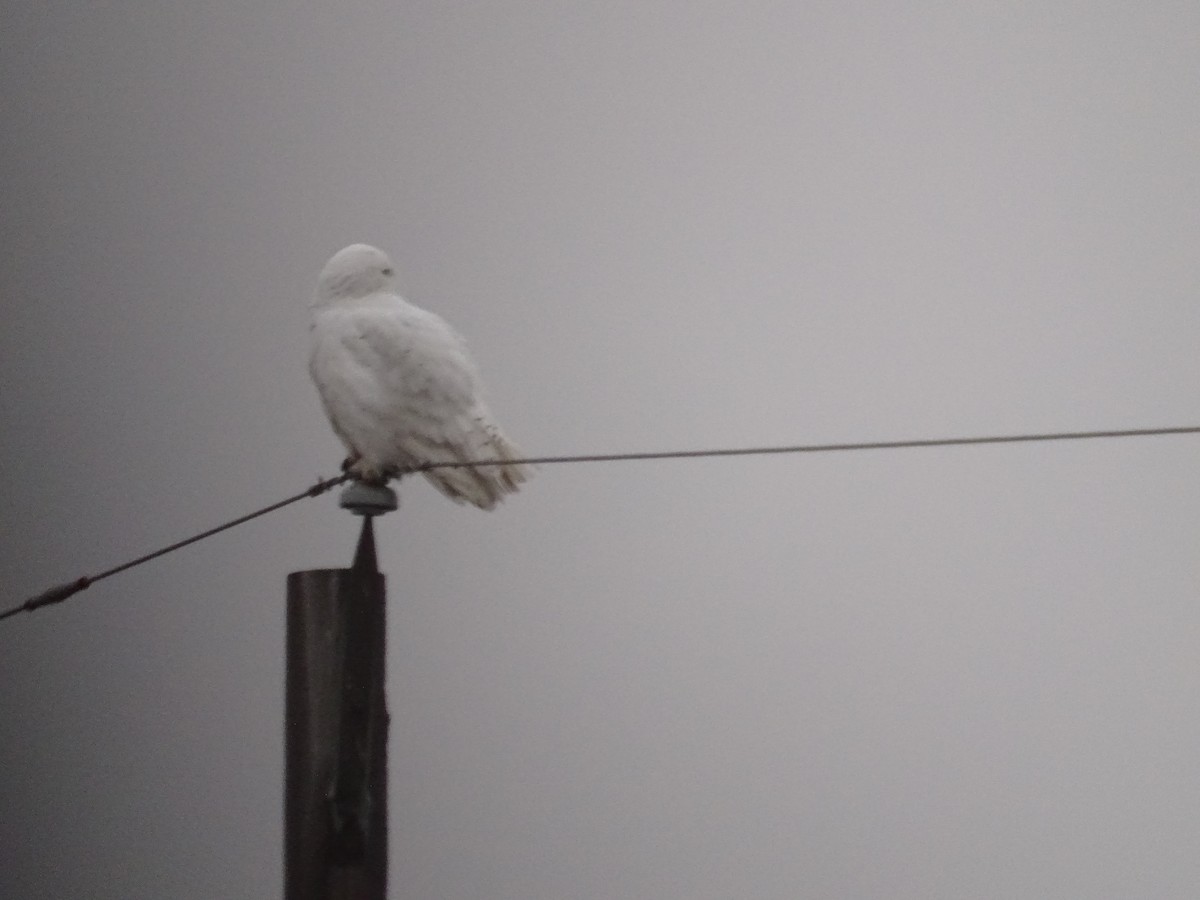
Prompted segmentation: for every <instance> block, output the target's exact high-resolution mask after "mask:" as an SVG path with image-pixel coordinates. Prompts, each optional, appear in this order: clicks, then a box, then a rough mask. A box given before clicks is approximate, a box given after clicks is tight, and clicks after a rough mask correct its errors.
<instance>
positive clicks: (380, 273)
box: [309, 244, 526, 509]
mask: <svg viewBox="0 0 1200 900" xmlns="http://www.w3.org/2000/svg"><path fill="white" fill-rule="evenodd" d="M309 371H310V372H311V374H312V379H313V381H314V382H315V383H316V385H317V391H318V392H319V393H320V395H321V404H322V406H324V408H325V414H326V415H327V416H328V417H329V422H330V424H332V425H333V430H334V431H335V432H336V433H337V436H338V437H339V438H341V440H342V443H343V444H345V445H346V449H347V451H348V452H349V454H350V456H349V459H348V460H347V463H348V465H349V470H350V471H351V472H352V473H353V474H354V475H356V476H357V477H359V478H362V479H363V480H365V481H383V480H386V479H387V478H389V477H391V476H393V475H397V474H403V472H404V471H406V470H407V469H409V468H411V467H413V466H418V465H421V464H422V463H430V462H465V461H470V460H478V459H501V460H513V459H517V458H519V456H520V453H519V451H518V450H517V448H516V447H515V446H513V444H511V443H510V442H509V441H508V439H507V438H505V437H504V435H503V434H501V433H500V429H499V428H498V427H497V425H496V423H495V421H494V420H493V419H492V414H491V413H490V412H489V411H488V408H487V406H486V405H485V404H484V402H483V400H482V399H481V398H480V390H479V378H478V375H477V374H476V371H475V366H474V364H473V363H472V362H471V359H470V357H469V356H468V354H467V348H466V344H465V343H464V342H463V339H462V338H461V337H459V335H458V334H457V333H456V332H455V331H454V330H453V329H452V328H451V327H450V326H449V325H447V324H446V323H445V321H443V320H442V319H441V318H440V317H438V316H436V315H434V314H433V313H431V312H427V311H426V310H423V309H421V308H419V307H417V306H413V305H412V304H411V303H409V302H407V301H406V300H405V299H404V298H402V297H401V296H400V295H399V294H398V293H396V279H395V274H394V272H393V269H392V264H391V261H390V260H389V259H388V257H387V254H385V253H384V252H383V251H382V250H379V249H377V248H375V247H370V246H368V245H366V244H353V245H351V246H349V247H346V248H345V249H344V250H340V251H338V252H337V253H336V254H334V256H333V257H332V258H331V259H330V260H329V262H328V263H326V264H325V268H324V269H323V270H322V272H321V275H320V278H319V279H318V282H317V295H316V298H315V300H314V301H313V322H312V355H311V357H310V359H309ZM424 474H425V477H426V478H428V479H429V480H430V481H432V482H433V483H434V485H436V486H437V488H438V489H439V490H440V491H441V492H442V493H444V494H445V495H446V496H447V497H449V498H451V499H452V500H454V501H455V502H457V503H463V502H467V503H473V504H474V505H475V506H478V507H480V508H481V509H491V508H492V507H494V506H495V505H496V504H497V503H498V502H499V501H500V500H501V499H503V497H504V495H505V494H509V493H512V492H513V491H516V490H517V487H518V485H520V484H521V482H523V481H524V480H525V478H526V470H525V468H524V467H522V466H519V465H512V464H507V465H493V466H472V467H466V468H455V469H434V470H432V471H429V472H425V473H424Z"/></svg>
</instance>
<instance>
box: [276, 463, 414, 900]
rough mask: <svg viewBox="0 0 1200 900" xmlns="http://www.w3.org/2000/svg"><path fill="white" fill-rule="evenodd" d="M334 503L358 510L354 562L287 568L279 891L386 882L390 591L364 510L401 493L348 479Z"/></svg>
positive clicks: (362, 893)
mask: <svg viewBox="0 0 1200 900" xmlns="http://www.w3.org/2000/svg"><path fill="white" fill-rule="evenodd" d="M341 505H342V506H343V507H344V508H346V509H349V510H350V511H352V512H354V513H357V514H358V515H361V516H362V517H363V521H362V530H361V532H360V534H359V538H358V549H357V550H356V552H355V555H354V563H353V565H352V566H351V567H350V568H349V569H310V570H308V571H304V572H292V573H291V574H289V575H288V579H287V691H286V699H285V707H286V717H287V724H286V733H285V740H284V744H285V747H284V756H285V772H284V784H285V789H284V791H285V792H284V898H285V900H385V897H386V892H387V728H388V714H387V703H386V699H385V696H384V652H385V644H384V633H385V624H386V616H385V610H384V604H385V599H386V597H385V584H384V577H383V575H381V574H380V572H379V569H378V566H377V564H376V559H375V534H374V530H373V528H372V524H371V520H372V517H373V516H376V515H379V514H381V513H384V512H389V511H391V510H393V509H395V508H396V505H397V504H396V495H395V493H393V492H392V491H391V490H389V489H388V488H386V487H374V486H370V485H363V484H351V485H350V487H348V488H347V489H346V491H345V492H344V493H343V494H342V499H341Z"/></svg>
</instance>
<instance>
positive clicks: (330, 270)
mask: <svg viewBox="0 0 1200 900" xmlns="http://www.w3.org/2000/svg"><path fill="white" fill-rule="evenodd" d="M395 283H396V274H395V271H394V270H393V269H392V261H391V260H390V259H388V256H387V254H386V253H384V252H383V251H382V250H380V249H379V248H378V247H372V246H370V245H369V244H351V245H350V246H349V247H346V248H344V249H342V250H339V251H338V252H337V253H335V254H333V256H332V257H330V259H329V262H327V263H325V268H324V269H322V270H321V274H320V276H319V277H318V278H317V302H318V303H329V302H332V301H336V300H351V299H355V298H358V297H367V296H369V295H371V294H375V293H378V292H380V291H383V290H389V289H392V288H394V286H395Z"/></svg>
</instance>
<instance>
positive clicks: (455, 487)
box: [424, 433, 529, 509]
mask: <svg viewBox="0 0 1200 900" xmlns="http://www.w3.org/2000/svg"><path fill="white" fill-rule="evenodd" d="M439 449H440V450H442V453H439V454H438V456H441V457H447V456H448V457H449V458H450V459H453V460H454V461H455V462H470V461H471V460H472V459H500V460H515V459H520V457H521V452H520V450H518V449H517V447H516V446H515V445H514V444H512V443H511V442H510V441H509V440H508V439H507V438H505V437H504V436H503V435H502V434H498V433H497V434H491V435H488V438H487V440H486V441H482V442H480V447H479V452H478V453H477V454H471V455H469V456H468V455H466V454H464V453H463V452H462V451H461V448H450V447H440V448H439ZM447 450H449V451H450V452H449V453H446V451H447ZM447 461H449V460H447ZM424 474H425V477H426V478H428V479H429V480H430V481H431V482H433V485H434V487H436V488H437V489H438V490H439V491H441V492H442V493H443V494H445V495H446V496H447V497H449V498H450V499H451V500H453V501H454V502H455V503H470V504H472V505H473V506H478V507H479V508H480V509H494V508H495V506H496V504H497V503H499V502H500V501H501V500H503V499H504V497H505V495H506V494H512V493H515V492H516V491H517V489H518V488H519V486H520V485H521V484H522V483H524V482H525V480H526V479H527V478H528V477H529V468H528V467H527V466H522V465H517V464H513V463H506V464H503V465H495V466H463V467H462V468H455V469H431V470H429V471H427V472H425V473H424Z"/></svg>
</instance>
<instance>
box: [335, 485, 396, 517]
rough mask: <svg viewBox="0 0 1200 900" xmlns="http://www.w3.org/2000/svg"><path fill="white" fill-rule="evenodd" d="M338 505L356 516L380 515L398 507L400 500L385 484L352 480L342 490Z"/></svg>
mask: <svg viewBox="0 0 1200 900" xmlns="http://www.w3.org/2000/svg"><path fill="white" fill-rule="evenodd" d="M338 505H339V506H341V508H342V509H348V510H350V512H352V513H354V514H355V515H356V516H381V515H383V514H384V513H390V512H393V511H395V510H396V509H398V508H399V507H400V500H399V498H397V497H396V492H395V491H393V490H392V489H391V488H390V487H387V486H386V485H383V484H366V483H364V482H361V481H354V482H351V483H350V484H349V485H348V486H347V487H346V489H345V490H343V491H342V496H341V498H340V499H339V500H338Z"/></svg>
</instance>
